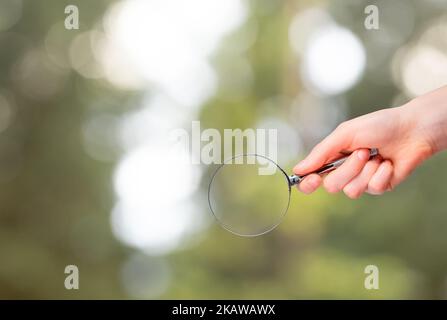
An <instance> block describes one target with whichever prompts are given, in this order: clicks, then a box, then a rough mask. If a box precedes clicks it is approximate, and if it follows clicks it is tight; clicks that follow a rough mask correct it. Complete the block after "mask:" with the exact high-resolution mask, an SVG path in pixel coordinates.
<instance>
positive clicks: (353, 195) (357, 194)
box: [343, 186, 360, 199]
mask: <svg viewBox="0 0 447 320" xmlns="http://www.w3.org/2000/svg"><path fill="white" fill-rule="evenodd" d="M343 192H344V193H345V195H346V196H347V197H349V198H351V199H357V198H358V197H360V192H359V191H358V190H355V189H354V188H352V187H350V186H346V187H344V188H343Z"/></svg>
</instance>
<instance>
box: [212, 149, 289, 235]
mask: <svg viewBox="0 0 447 320" xmlns="http://www.w3.org/2000/svg"><path fill="white" fill-rule="evenodd" d="M248 156H253V157H260V158H264V159H266V160H267V161H270V162H271V163H273V164H274V165H275V166H276V167H277V168H278V169H279V170H280V171H281V172H282V174H283V175H284V177H285V178H286V181H287V186H288V193H289V196H288V198H287V205H286V207H285V209H284V211H283V212H282V214H281V216H280V217H279V219H278V221H277V222H276V223H275V224H273V225H272V226H271V227H270V228H268V229H266V230H264V231H262V232H260V233H256V234H244V233H238V232H236V231H234V230H231V228H230V227H229V226H227V224H225V223H224V222H223V221H222V220H220V219H219V218H218V217H217V215H216V213H215V212H214V210H213V206H212V205H211V199H210V195H211V186H212V184H213V181H214V178H215V177H216V175H217V173H218V172H219V171H220V169H222V168H223V167H224V166H225V165H226V164H228V162H229V161H232V160H234V159H236V158H240V157H248ZM290 192H291V185H290V180H289V176H288V175H287V173H286V172H285V171H284V170H283V168H281V167H280V166H279V165H278V164H277V163H276V162H275V161H273V160H272V159H270V158H267V157H265V156H262V155H260V154H255V153H246V154H240V155H236V156H233V157H231V158H228V159H226V160H224V162H223V163H222V164H221V165H219V167H217V169H216V170H215V171H214V173H213V175H212V176H211V180H210V183H209V185H208V206H209V208H210V210H211V213H212V214H213V216H214V218H215V219H216V221H217V223H218V224H219V225H220V226H221V227H222V228H224V229H225V230H227V231H228V232H231V233H232V234H234V235H237V236H240V237H246V238H251V237H258V236H262V235H264V234H266V233H269V232H270V231H272V230H274V229H275V228H276V227H278V226H279V225H280V224H281V222H282V221H283V220H284V217H285V216H286V214H287V211H288V210H289V205H290Z"/></svg>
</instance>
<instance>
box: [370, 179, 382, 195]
mask: <svg viewBox="0 0 447 320" xmlns="http://www.w3.org/2000/svg"><path fill="white" fill-rule="evenodd" d="M368 192H369V193H371V194H376V195H379V194H382V193H384V192H385V188H384V187H383V186H381V185H379V184H377V183H374V182H373V183H371V182H370V183H369V184H368Z"/></svg>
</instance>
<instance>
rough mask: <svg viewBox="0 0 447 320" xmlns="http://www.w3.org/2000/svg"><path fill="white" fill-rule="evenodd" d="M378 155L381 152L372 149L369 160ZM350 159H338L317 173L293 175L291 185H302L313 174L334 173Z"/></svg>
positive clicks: (290, 178) (316, 171)
mask: <svg viewBox="0 0 447 320" xmlns="http://www.w3.org/2000/svg"><path fill="white" fill-rule="evenodd" d="M378 154H379V150H377V148H372V149H370V150H369V158H370V159H371V158H372V157H374V156H376V155H378ZM348 157H349V156H346V157H343V158H340V159H337V160H335V161H332V162H331V163H328V164H325V165H324V166H322V167H321V168H319V169H317V170H315V171H313V172H310V173H308V174H305V175H302V176H298V175H292V176H290V177H289V180H290V184H291V185H295V184H298V183H300V182H301V181H302V180H303V179H304V178H305V177H306V176H308V175H310V174H313V173H317V174H324V173H327V172H330V171H332V170H335V169H337V168H338V167H339V166H341V165H342V164H343V163H344V162H345V161H346V159H348Z"/></svg>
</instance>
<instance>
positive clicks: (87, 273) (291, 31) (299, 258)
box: [0, 0, 447, 299]
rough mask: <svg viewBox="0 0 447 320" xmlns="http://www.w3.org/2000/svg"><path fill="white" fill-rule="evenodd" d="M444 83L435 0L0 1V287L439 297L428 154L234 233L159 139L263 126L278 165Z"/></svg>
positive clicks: (300, 199) (441, 212)
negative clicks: (375, 280) (275, 140)
mask: <svg viewBox="0 0 447 320" xmlns="http://www.w3.org/2000/svg"><path fill="white" fill-rule="evenodd" d="M70 4H73V5H77V6H78V8H79V13H80V16H79V18H80V28H79V30H66V29H65V27H64V20H65V17H66V15H65V14H64V8H65V7H66V6H67V5H70ZM370 4H375V5H377V6H378V7H379V10H380V16H379V18H380V21H379V22H380V29H379V30H366V29H365V27H364V20H365V18H366V15H365V13H364V9H365V7H366V6H367V5H370ZM446 83H447V2H446V1H444V0H424V1H421V0H393V1H386V0H382V1H373V0H370V1H366V0H365V1H363V0H355V1H354V0H334V1H329V0H328V1H322V0H321V1H319V0H309V1H305V0H282V1H279V0H278V1H271V0H251V1H248V0H221V1H209V0H189V1H182V0H168V1H166V0H121V1H105V0H97V1H89V0H70V1H68V0H66V1H60V0H45V1H44V0H37V1H36V0H23V1H22V0H0V298H22V299H23V298H63V299H65V298H74V299H78V298H86V299H105V298H118V299H121V298H123V299H126V298H141V299H166V298H173V299H180V298H182V299H186V298H188V299H199V298H212V299H215V298H217V299H218V298H236V299H239V298H240V299H242V298H264V299H270V298H271V299H276V298H286V299H289V298H292V299H302V298H310V299H314V298H324V299H328V298H337V299H338V298H348V299H352V298H360V299H377V298H386V299H388V298H395V299H405V298H446V297H447V281H446V280H447V278H446V276H447V210H446V200H445V199H446V187H445V185H446V184H445V181H446V180H447V166H446V155H445V154H439V155H437V156H436V157H435V158H433V159H431V160H430V161H428V162H427V163H425V164H424V165H423V166H421V167H420V168H419V169H418V170H417V171H416V172H415V173H414V175H413V176H412V177H411V178H410V179H409V180H408V181H407V182H405V183H404V184H403V185H401V186H400V187H398V188H397V189H396V190H395V191H393V192H392V193H389V194H386V195H384V196H381V197H372V196H363V197H362V198H361V199H360V200H356V201H352V200H349V199H347V198H345V197H344V196H343V195H342V194H340V195H328V194H326V193H325V192H324V191H319V192H317V193H316V194H314V195H312V196H305V195H301V194H298V193H297V192H294V194H293V195H292V202H291V208H290V211H289V213H288V215H287V217H286V219H285V221H284V222H283V223H282V224H281V226H280V227H279V228H278V229H276V230H275V231H274V232H272V233H270V234H268V235H265V236H262V237H258V238H253V239H246V238H240V237H236V236H234V235H232V234H230V233H228V232H226V231H224V230H222V229H221V228H220V227H219V226H217V225H216V224H215V223H214V222H213V220H212V218H211V217H210V213H209V210H208V206H207V202H206V186H207V184H208V178H209V171H210V168H209V167H208V166H206V165H191V164H190V161H188V159H190V157H191V154H190V153H189V152H188V150H185V149H184V148H183V149H182V148H172V145H173V144H175V143H173V142H172V141H171V140H170V139H171V138H172V137H170V134H171V133H172V132H173V131H172V130H175V129H186V130H191V121H193V120H200V121H201V125H202V129H203V128H207V127H210V128H218V129H223V128H242V129H244V128H277V129H278V132H279V142H280V143H279V152H280V154H279V162H280V163H281V164H283V165H285V167H286V168H287V170H290V169H291V167H292V166H293V165H294V164H295V163H296V162H297V161H298V160H299V159H301V158H302V157H304V155H305V154H306V153H307V152H308V151H309V150H310V148H311V147H312V146H313V145H314V144H315V143H317V142H318V141H320V140H321V139H322V138H323V137H324V136H325V135H326V134H327V133H329V132H330V131H331V130H332V129H333V128H334V127H335V126H336V125H337V124H338V123H339V122H341V121H343V120H345V119H348V118H351V117H354V116H357V115H360V114H364V113H367V112H370V111H373V110H377V109H380V108H386V107H392V106H397V105H400V104H402V103H404V102H406V101H408V100H409V99H411V98H413V97H415V96H417V95H420V94H423V93H425V92H427V91H429V90H431V89H434V88H436V87H439V86H441V85H443V84H446ZM274 196H275V195H274V194H272V197H274ZM268 200H269V199H251V198H248V199H247V202H250V201H268ZM261 204H262V202H261ZM71 264H74V265H77V266H78V267H79V271H80V289H79V290H71V291H69V290H66V289H65V288H64V279H65V276H66V275H65V274H64V268H65V266H66V265H71ZM368 264H374V265H377V266H378V267H379V269H380V289H379V290H369V291H368V290H365V288H364V286H363V283H364V278H365V276H366V275H365V274H364V273H363V271H364V268H365V266H366V265H368Z"/></svg>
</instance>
